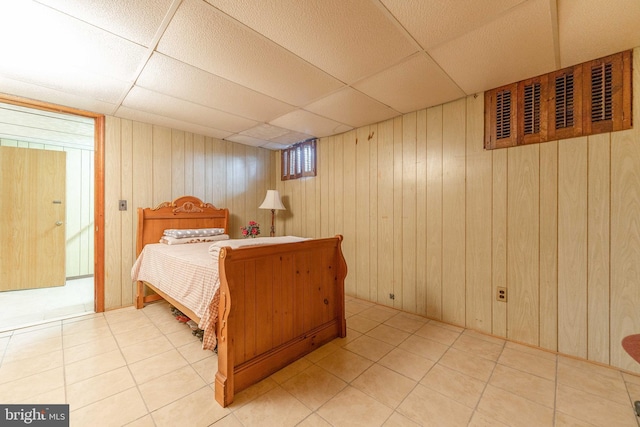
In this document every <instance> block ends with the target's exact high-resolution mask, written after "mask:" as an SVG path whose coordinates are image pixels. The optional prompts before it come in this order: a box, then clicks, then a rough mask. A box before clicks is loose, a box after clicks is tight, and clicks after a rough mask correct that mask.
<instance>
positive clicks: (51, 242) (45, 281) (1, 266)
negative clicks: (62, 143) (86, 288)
mask: <svg viewBox="0 0 640 427" xmlns="http://www.w3.org/2000/svg"><path fill="white" fill-rule="evenodd" d="M65 176H66V153H65V152H64V151H49V150H36V149H27V148H16V147H0V213H1V214H0V236H1V237H0V238H2V240H3V242H2V244H0V291H7V290H18V289H31V288H45V287H51V286H63V285H64V284H65V226H64V221H65Z"/></svg>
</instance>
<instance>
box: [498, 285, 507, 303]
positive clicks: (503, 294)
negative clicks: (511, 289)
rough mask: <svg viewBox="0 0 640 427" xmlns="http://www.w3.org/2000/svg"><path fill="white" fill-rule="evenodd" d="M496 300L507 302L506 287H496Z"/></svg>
mask: <svg viewBox="0 0 640 427" xmlns="http://www.w3.org/2000/svg"><path fill="white" fill-rule="evenodd" d="M496 300H498V301H502V302H507V288H502V287H498V289H497V292H496Z"/></svg>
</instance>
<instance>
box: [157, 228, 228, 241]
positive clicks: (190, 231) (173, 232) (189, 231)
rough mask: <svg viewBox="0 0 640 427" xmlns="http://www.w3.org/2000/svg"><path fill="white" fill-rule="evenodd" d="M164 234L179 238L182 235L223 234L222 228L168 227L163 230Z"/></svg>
mask: <svg viewBox="0 0 640 427" xmlns="http://www.w3.org/2000/svg"><path fill="white" fill-rule="evenodd" d="M163 234H164V235H165V236H171V237H175V238H177V239H181V238H184V237H204V236H217V235H219V234H224V228H185V229H178V228H170V229H167V230H164V233H163Z"/></svg>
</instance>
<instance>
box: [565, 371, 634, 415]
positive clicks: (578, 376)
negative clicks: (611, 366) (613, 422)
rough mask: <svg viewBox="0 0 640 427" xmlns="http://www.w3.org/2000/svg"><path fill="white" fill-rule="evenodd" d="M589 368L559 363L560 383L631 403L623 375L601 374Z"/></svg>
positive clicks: (621, 402) (620, 402)
mask: <svg viewBox="0 0 640 427" xmlns="http://www.w3.org/2000/svg"><path fill="white" fill-rule="evenodd" d="M609 371H611V370H609ZM595 372H596V371H591V370H589V369H580V368H578V367H573V365H567V364H564V363H559V364H558V377H557V378H558V379H557V382H558V384H564V385H567V386H569V387H573V388H577V389H579V390H583V391H585V392H587V393H590V394H594V395H596V396H598V397H603V398H605V399H609V400H611V401H613V402H616V403H619V404H621V405H626V404H628V403H629V393H628V392H627V386H626V384H625V382H624V380H623V379H622V375H620V374H618V375H617V377H612V376H610V375H600V374H599V373H595Z"/></svg>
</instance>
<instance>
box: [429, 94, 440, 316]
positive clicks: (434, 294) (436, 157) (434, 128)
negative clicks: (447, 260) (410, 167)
mask: <svg viewBox="0 0 640 427" xmlns="http://www.w3.org/2000/svg"><path fill="white" fill-rule="evenodd" d="M442 114H443V112H442V107H441V106H440V107H433V108H429V109H428V110H427V223H426V226H427V260H426V264H427V316H428V317H431V318H433V319H442Z"/></svg>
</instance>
